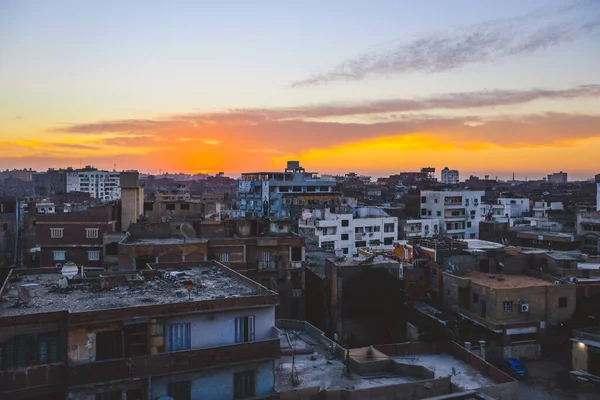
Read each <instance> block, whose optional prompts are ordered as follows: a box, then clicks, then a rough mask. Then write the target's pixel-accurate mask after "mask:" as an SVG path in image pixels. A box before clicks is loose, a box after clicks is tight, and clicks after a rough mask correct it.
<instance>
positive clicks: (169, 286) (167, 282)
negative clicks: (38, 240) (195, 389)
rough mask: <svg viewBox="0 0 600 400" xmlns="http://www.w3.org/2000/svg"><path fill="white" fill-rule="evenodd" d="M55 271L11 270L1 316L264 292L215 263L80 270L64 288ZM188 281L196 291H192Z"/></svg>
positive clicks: (239, 295) (57, 272)
mask: <svg viewBox="0 0 600 400" xmlns="http://www.w3.org/2000/svg"><path fill="white" fill-rule="evenodd" d="M38 271H40V270H38ZM52 271H56V273H53V272H51V273H47V272H45V273H38V274H32V275H20V274H19V272H18V270H13V274H12V276H10V277H9V278H8V279H9V283H8V284H7V286H8V287H7V289H5V291H4V293H3V296H2V301H0V318H1V317H8V316H16V315H28V314H38V313H46V312H56V311H69V312H70V313H79V312H88V311H97V310H109V309H119V308H129V307H136V306H149V305H165V304H174V303H189V302H197V301H206V300H215V299H221V298H235V297H249V296H257V295H260V294H262V293H263V291H262V290H261V286H259V285H256V286H252V285H250V284H248V283H247V282H246V281H245V278H242V277H239V276H238V274H237V273H236V272H234V271H232V270H229V269H228V268H227V267H224V266H221V265H218V264H215V263H210V264H206V265H202V266H194V267H187V268H178V269H172V270H167V269H165V270H152V269H148V270H143V271H129V272H127V273H123V272H121V273H118V274H114V273H113V274H109V273H106V275H103V274H102V273H101V275H100V276H98V277H95V278H92V277H88V278H82V277H81V276H80V275H79V274H78V275H77V276H75V277H74V278H73V279H72V280H71V281H70V282H69V286H68V287H67V288H65V289H61V288H60V287H59V280H60V279H61V278H62V275H61V274H60V271H59V270H56V269H52ZM189 282H191V283H192V285H193V289H192V291H191V292H189V293H188V290H187V285H188V283H189ZM264 291H266V289H264ZM24 292H26V294H25V296H27V297H29V298H30V299H31V300H30V301H29V302H28V303H27V304H25V303H24V302H23V301H22V300H20V299H23V293H24ZM20 293H21V296H20V295H19V294H20Z"/></svg>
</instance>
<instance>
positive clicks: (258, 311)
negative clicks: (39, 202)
mask: <svg viewBox="0 0 600 400" xmlns="http://www.w3.org/2000/svg"><path fill="white" fill-rule="evenodd" d="M13 274H14V275H16V274H18V276H19V277H20V279H19V280H14V279H12V278H11V276H12V275H11V276H9V277H8V279H7V281H6V283H5V284H4V285H3V286H2V291H3V292H2V293H0V295H1V296H2V297H3V298H4V299H6V300H8V301H3V302H0V346H1V348H2V350H3V352H2V357H1V359H0V360H1V363H2V368H1V370H0V381H1V382H2V398H7V399H12V398H28V399H33V398H43V399H51V400H53V399H65V398H68V399H73V400H87V399H89V398H96V399H125V398H127V399H129V400H132V399H133V400H135V399H138V400H141V399H158V398H164V396H169V397H171V398H174V399H212V400H217V399H224V398H228V399H232V398H236V399H237V398H239V399H241V398H256V397H260V398H265V399H268V398H275V397H276V393H275V392H274V360H275V359H276V358H278V356H279V353H280V349H279V342H280V340H279V337H278V335H277V334H276V333H275V330H274V329H275V328H274V325H275V319H274V316H275V306H276V305H277V303H278V296H277V294H276V293H274V292H272V291H270V290H268V289H266V288H264V287H263V286H261V285H259V284H257V283H255V282H253V281H251V280H249V279H248V278H246V277H243V276H242V275H240V274H238V273H236V272H235V271H233V270H231V269H229V268H227V267H225V266H223V265H221V264H219V263H216V262H212V263H202V264H187V265H176V266H174V267H173V268H169V269H159V268H157V267H156V266H153V267H152V269H145V270H142V271H138V272H137V273H131V271H129V272H127V273H120V274H112V275H102V276H98V275H93V273H92V272H86V277H85V279H83V277H82V276H81V275H80V274H77V275H75V276H74V277H72V278H64V277H63V276H62V275H61V274H60V272H59V270H50V271H39V270H38V271H35V270H22V271H16V270H15V271H14V272H13ZM59 281H63V282H64V281H66V282H64V283H63V284H65V285H67V288H66V289H64V290H61V289H57V290H48V287H51V286H52V285H57V282H59ZM73 285H77V288H76V289H74V288H73ZM23 293H27V297H25V295H24V294H23ZM116 293H119V295H116ZM15 302H21V304H23V303H25V304H35V306H34V307H31V306H28V307H26V306H24V305H22V306H20V307H17V308H15V307H13V304H14V303H15Z"/></svg>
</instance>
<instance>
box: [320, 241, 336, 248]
mask: <svg viewBox="0 0 600 400" xmlns="http://www.w3.org/2000/svg"><path fill="white" fill-rule="evenodd" d="M321 248H322V249H325V250H333V249H334V248H335V241H333V240H330V241H327V242H322V243H321Z"/></svg>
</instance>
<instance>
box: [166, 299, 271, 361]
mask: <svg viewBox="0 0 600 400" xmlns="http://www.w3.org/2000/svg"><path fill="white" fill-rule="evenodd" d="M250 315H254V324H255V340H256V341H259V340H266V339H270V338H271V336H272V332H273V326H275V307H264V308H255V309H249V310H236V311H228V312H220V313H214V314H213V313H210V314H200V315H186V316H179V317H173V318H166V319H165V338H166V344H167V347H166V350H167V351H169V347H168V344H169V343H170V335H169V329H168V326H169V325H171V324H179V323H188V322H189V323H190V324H191V348H192V349H201V348H205V347H216V346H224V345H229V344H235V319H236V318H238V317H244V316H250Z"/></svg>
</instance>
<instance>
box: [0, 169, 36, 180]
mask: <svg viewBox="0 0 600 400" xmlns="http://www.w3.org/2000/svg"><path fill="white" fill-rule="evenodd" d="M35 173H36V172H35V171H33V170H32V169H31V168H29V169H27V168H24V169H13V170H8V169H7V170H4V171H0V180H4V179H9V178H15V179H20V180H22V181H25V182H31V181H32V180H33V175H34V174H35Z"/></svg>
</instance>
